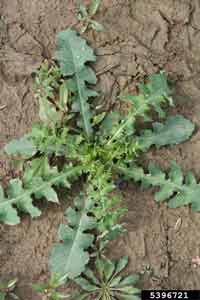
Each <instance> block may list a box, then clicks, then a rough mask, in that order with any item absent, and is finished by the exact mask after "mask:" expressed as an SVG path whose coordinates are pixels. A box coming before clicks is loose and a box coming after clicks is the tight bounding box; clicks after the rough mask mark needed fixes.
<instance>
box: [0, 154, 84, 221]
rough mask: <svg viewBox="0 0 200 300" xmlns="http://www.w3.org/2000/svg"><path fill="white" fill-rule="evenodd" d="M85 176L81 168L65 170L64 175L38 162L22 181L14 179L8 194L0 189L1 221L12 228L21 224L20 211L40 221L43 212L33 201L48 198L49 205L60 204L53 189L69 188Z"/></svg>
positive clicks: (34, 163)
mask: <svg viewBox="0 0 200 300" xmlns="http://www.w3.org/2000/svg"><path fill="white" fill-rule="evenodd" d="M81 172H82V169H81V168H80V167H66V168H64V169H63V170H62V171H61V172H59V171H58V169H57V168H56V167H52V168H51V167H50V166H49V165H48V161H47V160H46V159H45V160H44V162H43V163H42V161H41V160H40V159H39V160H35V161H34V162H33V164H32V166H30V167H29V168H27V170H26V172H25V174H24V176H23V178H22V179H19V178H16V179H11V180H10V182H9V185H8V188H7V189H6V191H5V192H4V191H3V188H2V186H1V185H0V221H1V222H4V223H6V224H9V225H15V224H18V223H19V222H20V217H19V216H18V212H17V211H18V210H19V211H24V212H26V213H29V214H30V215H31V216H32V217H38V216H40V214H41V211H40V210H39V209H38V208H37V207H35V206H34V205H33V200H34V198H36V199H41V198H43V197H44V198H46V199H47V200H48V201H51V202H56V203H58V197H57V193H56V190H55V189H54V186H58V185H64V186H67V187H69V186H70V184H69V181H68V180H70V181H71V180H72V179H73V178H74V177H77V176H78V175H80V174H81Z"/></svg>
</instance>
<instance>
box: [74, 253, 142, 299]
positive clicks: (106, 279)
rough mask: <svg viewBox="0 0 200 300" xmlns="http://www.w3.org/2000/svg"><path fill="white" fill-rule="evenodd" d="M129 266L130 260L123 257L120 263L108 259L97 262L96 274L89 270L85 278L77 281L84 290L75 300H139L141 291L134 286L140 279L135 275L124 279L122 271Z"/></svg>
mask: <svg viewBox="0 0 200 300" xmlns="http://www.w3.org/2000/svg"><path fill="white" fill-rule="evenodd" d="M127 264H128V258H127V257H126V256H124V257H122V258H121V259H120V260H119V261H118V262H112V261H110V260H108V259H106V258H98V259H97V260H96V264H95V265H96V270H95V271H96V274H97V276H95V273H94V272H93V271H92V270H90V269H87V270H86V272H85V273H84V277H83V276H82V277H79V278H77V279H75V282H76V283H77V284H78V285H79V286H80V287H81V288H82V291H81V292H80V293H77V295H75V296H74V299H75V300H114V299H119V300H139V293H140V290H139V289H138V288H135V287H134V285H135V284H136V283H137V282H138V280H139V277H138V276H137V275H135V274H133V275H128V276H125V277H122V276H121V275H120V274H121V271H123V270H124V269H125V267H126V266H127Z"/></svg>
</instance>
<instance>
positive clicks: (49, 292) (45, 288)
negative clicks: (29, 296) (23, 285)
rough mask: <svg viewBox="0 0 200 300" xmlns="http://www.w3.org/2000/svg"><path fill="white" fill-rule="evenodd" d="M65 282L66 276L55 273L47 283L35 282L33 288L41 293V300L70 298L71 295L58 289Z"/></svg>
mask: <svg viewBox="0 0 200 300" xmlns="http://www.w3.org/2000/svg"><path fill="white" fill-rule="evenodd" d="M65 283H66V279H65V278H64V277H62V278H61V277H60V276H58V275H53V276H52V277H51V279H50V280H49V281H48V282H47V283H39V284H34V285H33V289H34V290H35V291H36V292H38V293H39V294H40V295H41V297H42V298H41V300H59V299H68V298H69V295H64V294H63V293H61V292H59V291H58V289H59V288H60V287H61V286H63V285H64V284H65Z"/></svg>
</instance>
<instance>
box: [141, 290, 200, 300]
mask: <svg viewBox="0 0 200 300" xmlns="http://www.w3.org/2000/svg"><path fill="white" fill-rule="evenodd" d="M141 298H142V300H165V299H166V300H174V299H177V300H179V299H181V300H200V290H190V291H188V290H143V291H142V296H141Z"/></svg>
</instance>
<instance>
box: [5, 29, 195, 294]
mask: <svg viewBox="0 0 200 300" xmlns="http://www.w3.org/2000/svg"><path fill="white" fill-rule="evenodd" d="M55 57H56V61H55V62H53V63H52V64H49V63H47V62H44V64H43V65H42V66H41V68H40V70H38V71H37V73H36V85H35V93H36V97H37V99H38V101H39V106H40V110H39V116H40V120H41V121H40V123H38V124H36V125H35V126H33V129H32V131H31V132H30V133H28V134H26V135H25V136H24V137H22V138H21V139H19V140H14V141H11V142H10V143H9V144H8V145H7V146H6V147H5V151H6V152H7V154H9V155H11V156H12V157H14V158H17V159H18V160H19V159H20V161H21V162H22V164H21V166H20V167H21V170H22V171H23V174H22V176H21V177H20V178H14V179H11V180H10V182H9V184H8V186H7V187H6V188H5V189H3V187H1V186H0V220H1V221H2V222H4V223H6V224H9V225H15V224H18V223H19V222H20V217H19V215H18V211H23V212H25V213H28V214H30V215H31V216H32V217H33V218H34V217H38V216H39V215H40V214H41V211H40V210H39V209H38V207H37V206H36V203H37V202H36V200H37V201H38V200H39V199H46V200H47V201H52V202H55V203H58V202H59V199H58V195H57V189H58V188H59V187H60V186H62V187H65V188H67V189H70V188H71V184H73V182H75V181H77V180H79V179H80V177H82V179H83V182H84V184H83V189H82V191H81V192H80V194H79V195H77V197H76V198H75V200H74V205H73V206H72V207H69V208H68V209H67V210H66V212H65V217H66V221H67V222H66V223H65V224H61V225H60V227H59V232H58V240H59V241H58V242H57V243H56V244H55V245H54V246H53V249H52V253H51V256H50V260H49V267H50V271H51V273H52V275H53V276H54V275H56V276H57V274H58V275H59V277H58V278H60V277H61V278H63V277H64V278H65V279H68V280H72V281H75V282H76V283H77V284H78V285H79V286H81V287H82V288H83V290H84V291H83V293H82V295H83V296H81V297H82V298H79V299H93V298H91V295H92V296H93V295H94V294H95V297H96V298H95V299H99V300H108V299H132V300H135V299H137V296H136V295H135V292H138V291H137V290H136V289H135V288H134V287H133V286H134V285H135V283H136V278H137V276H135V275H134V276H133V277H128V278H127V279H122V277H121V275H118V272H121V271H122V270H123V269H124V267H125V266H126V264H127V259H126V258H122V259H121V260H120V261H119V263H118V264H117V265H116V264H115V263H113V262H110V261H108V260H107V259H106V258H105V257H104V258H103V259H102V258H101V257H102V253H104V255H105V253H106V247H107V245H108V244H109V241H111V240H113V239H116V238H117V237H118V236H119V235H120V234H123V233H124V231H125V228H124V224H123V223H121V222H120V220H121V217H122V216H123V214H124V213H125V212H126V207H125V208H123V207H122V200H123V199H122V198H121V197H119V196H118V195H117V185H116V182H117V180H118V179H120V178H124V179H125V180H130V181H132V182H136V183H139V182H141V183H142V185H143V186H144V187H149V186H157V187H159V188H160V191H159V192H157V193H156V201H159V202H160V201H164V200H167V203H168V205H169V207H178V206H181V205H185V204H191V205H192V208H193V209H194V210H197V211H199V210H200V201H199V195H200V185H199V184H198V183H197V181H196V179H195V177H194V175H193V174H192V173H191V172H190V173H188V174H187V175H186V177H185V178H184V176H183V174H182V171H181V169H180V167H179V166H177V164H175V163H172V167H171V170H170V172H169V173H165V172H164V171H162V170H161V169H160V168H159V167H158V166H155V165H154V164H152V163H151V164H150V165H149V168H148V169H147V170H146V169H145V168H144V167H143V166H142V165H141V163H140V155H141V154H142V153H145V152H147V151H148V149H150V148H151V147H152V146H156V147H157V148H159V147H163V146H167V145H170V146H171V145H176V144H178V143H181V142H184V141H186V140H187V139H188V138H189V137H190V136H191V135H192V133H193V131H194V124H193V123H192V122H191V121H189V120H188V119H186V118H185V117H183V116H181V115H175V116H169V117H167V116H166V113H165V111H164V107H166V106H167V105H173V100H172V95H171V90H170V88H169V85H168V81H167V78H166V75H165V73H163V72H161V73H159V74H154V75H150V76H149V77H147V78H146V80H145V82H144V83H143V84H140V85H139V86H138V93H137V94H136V95H124V96H122V97H121V100H120V101H126V102H127V103H128V111H127V112H126V113H124V112H121V111H117V110H116V111H112V112H106V111H104V112H101V113H99V114H98V113H96V109H95V105H94V103H92V102H91V99H92V98H93V97H96V96H98V94H97V92H96V91H95V90H94V89H92V86H94V85H95V84H96V82H97V78H96V75H95V72H94V70H93V69H92V68H91V64H90V65H88V63H89V62H90V63H91V62H95V60H96V57H95V55H94V52H93V50H92V49H91V48H90V47H89V46H88V45H87V43H86V41H85V40H83V39H82V38H81V37H80V36H79V35H78V34H77V33H76V32H75V31H73V30H71V29H68V30H66V31H63V32H60V33H59V35H58V40H57V52H56V55H55ZM152 111H155V112H156V113H157V115H158V117H159V118H160V120H162V119H164V121H163V122H153V120H152V118H151V115H152V114H151V112H152ZM138 118H140V119H141V118H142V119H143V121H144V122H147V121H148V124H149V122H150V121H151V122H153V123H152V127H151V128H150V129H146V130H143V131H141V130H138V128H137V120H138ZM60 162H62V163H60ZM33 200H35V201H34V204H33ZM93 264H96V267H97V273H99V275H100V277H98V279H97V278H96V277H95V276H96V275H97V274H96V275H94V273H93V272H92V271H91V269H90V267H89V266H91V265H93ZM53 278H54V277H53ZM133 278H134V280H133ZM88 279H89V280H91V281H92V283H89V282H88ZM54 283H55V284H54ZM59 285H60V281H55V282H54V280H53V284H52V281H50V284H47V285H42V286H41V287H40V288H39V289H40V291H42V292H44V291H46V295H48V296H49V297H50V298H48V299H59V297H60V296H59V295H60V294H57V292H56V288H57V287H58V286H59ZM86 295H87V297H88V298H87V297H86ZM53 297H54V298H53ZM56 297H58V298H56ZM120 297H121V298H120ZM45 299H46V298H45Z"/></svg>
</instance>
